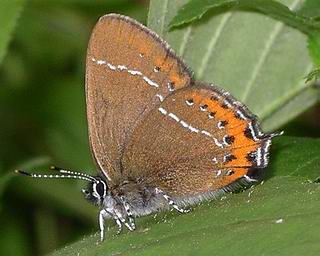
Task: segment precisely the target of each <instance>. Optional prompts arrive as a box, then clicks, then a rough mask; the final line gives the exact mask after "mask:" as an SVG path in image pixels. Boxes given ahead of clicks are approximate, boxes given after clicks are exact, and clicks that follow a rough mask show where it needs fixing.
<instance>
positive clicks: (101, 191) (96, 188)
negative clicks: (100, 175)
mask: <svg viewBox="0 0 320 256" xmlns="http://www.w3.org/2000/svg"><path fill="white" fill-rule="evenodd" d="M93 194H94V195H95V196H96V197H98V196H99V197H100V198H104V197H105V196H106V194H107V185H106V183H105V182H104V181H101V180H100V181H97V182H96V183H94V184H93Z"/></svg>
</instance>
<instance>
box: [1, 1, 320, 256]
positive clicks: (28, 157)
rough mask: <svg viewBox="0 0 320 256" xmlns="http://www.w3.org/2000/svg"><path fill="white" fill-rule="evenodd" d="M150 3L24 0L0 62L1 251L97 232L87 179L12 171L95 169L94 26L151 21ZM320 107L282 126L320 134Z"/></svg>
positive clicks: (41, 250) (33, 248) (38, 247)
mask: <svg viewBox="0 0 320 256" xmlns="http://www.w3.org/2000/svg"><path fill="white" fill-rule="evenodd" d="M0 3H1V2H0ZM2 7H3V6H1V5H0V8H2ZM147 8H148V1H142V0H141V1H138V0H136V1H133V0H131V1H129V0H127V1H125V0H94V1H90V0H79V1H74V0H48V1H42V0H30V1H27V2H25V3H24V5H23V7H22V9H21V12H20V14H19V18H18V20H17V23H16V28H15V29H14V30H13V34H12V37H11V41H10V45H9V48H8V50H7V52H6V54H5V56H4V59H3V60H2V63H1V67H0V85H1V87H0V120H1V121H0V122H1V128H0V141H1V147H0V175H1V179H0V196H1V198H0V215H1V216H0V222H1V224H0V227H1V229H0V230H1V231H0V232H1V236H0V255H43V254H46V253H48V252H50V251H52V250H53V249H55V248H58V247H61V246H63V245H64V244H66V243H69V242H72V241H75V240H77V239H79V238H80V237H82V236H83V235H84V234H88V233H92V232H96V231H97V228H98V227H97V221H96V216H97V209H95V207H93V206H91V205H89V203H87V202H86V201H85V200H83V199H82V195H81V192H80V189H81V188H82V187H83V186H84V184H83V183H82V182H77V181H58V182H56V181H52V180H50V181H41V182H39V181H35V180H31V179H27V178H22V177H16V176H15V175H14V174H13V170H14V169H16V168H26V169H28V170H35V171H37V170H38V171H44V170H46V169H47V166H49V165H51V164H55V165H57V166H63V167H66V168H69V169H74V170H85V171H87V172H89V173H92V174H93V173H95V170H94V165H93V163H92V159H91V155H90V151H89V146H88V140H87V128H86V116H85V106H84V101H85V95H84V71H85V54H86V47H87V42H88V39H89V35H90V31H91V29H92V27H93V25H94V24H95V22H96V20H97V19H98V17H100V16H101V15H103V14H105V13H110V12H116V13H121V14H125V15H128V16H131V17H133V18H135V19H137V20H138V21H140V22H142V23H145V22H146V18H147V11H148V9H147ZM0 29H1V28H0ZM319 110H320V107H319V106H316V107H314V108H312V109H310V110H309V111H308V112H306V113H304V114H303V115H302V116H300V117H298V118H297V119H295V120H294V121H292V122H291V123H290V124H288V125H287V126H286V127H283V129H284V130H285V131H286V135H292V136H306V137H319V136H320V122H319V120H320V116H319V115H320V114H319V113H320V112H319Z"/></svg>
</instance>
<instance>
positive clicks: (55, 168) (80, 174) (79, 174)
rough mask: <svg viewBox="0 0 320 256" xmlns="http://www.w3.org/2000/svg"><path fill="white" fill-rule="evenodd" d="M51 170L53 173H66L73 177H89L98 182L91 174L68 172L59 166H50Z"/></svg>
mask: <svg viewBox="0 0 320 256" xmlns="http://www.w3.org/2000/svg"><path fill="white" fill-rule="evenodd" d="M50 170H53V171H58V172H59V173H66V174H71V175H76V176H81V177H87V178H88V179H92V180H93V181H97V179H96V178H95V177H93V176H91V175H89V174H86V173H83V172H77V171H71V170H67V169H64V168H60V167H57V166H54V165H52V166H50Z"/></svg>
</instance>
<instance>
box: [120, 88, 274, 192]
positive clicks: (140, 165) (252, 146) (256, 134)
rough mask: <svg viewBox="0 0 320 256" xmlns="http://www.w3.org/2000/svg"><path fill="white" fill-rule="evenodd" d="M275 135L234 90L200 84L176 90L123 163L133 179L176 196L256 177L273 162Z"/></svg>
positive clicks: (135, 138)
mask: <svg viewBox="0 0 320 256" xmlns="http://www.w3.org/2000/svg"><path fill="white" fill-rule="evenodd" d="M270 144H271V136H270V135H266V134H263V133H262V131H261V129H260V127H259V125H258V123H257V121H256V119H255V117H254V116H253V115H252V114H251V113H250V112H249V110H248V109H247V108H246V107H245V106H243V105H242V104H241V103H240V102H238V101H236V100H235V99H234V98H233V97H231V96H230V95H229V93H227V92H225V91H223V90H221V89H218V88H216V87H214V86H209V85H204V84H199V85H196V86H191V87H188V88H185V89H181V90H178V91H176V92H175V93H174V94H172V95H170V96H168V97H167V98H166V99H165V100H164V101H163V102H162V103H161V105H160V106H158V107H157V108H155V109H153V110H152V112H150V113H149V115H148V116H147V117H146V118H145V120H144V121H143V122H142V123H141V124H140V125H139V126H138V127H137V128H136V129H135V131H134V133H133V135H132V136H131V138H130V141H129V143H128V146H127V148H126V150H125V154H124V159H123V166H124V169H125V171H126V175H128V176H129V178H130V177H131V178H133V179H134V178H137V177H139V178H140V179H142V180H144V182H146V183H148V184H150V185H151V186H155V187H160V188H161V189H163V190H164V191H166V192H167V193H169V194H170V195H173V196H190V195H197V194H201V193H207V192H210V191H217V190H219V189H223V188H226V187H228V186H230V184H233V183H235V182H236V181H238V180H239V179H242V178H243V177H245V178H247V180H249V181H250V177H252V175H255V174H257V172H259V170H260V169H261V168H264V167H265V166H266V165H267V163H268V151H269V147H270Z"/></svg>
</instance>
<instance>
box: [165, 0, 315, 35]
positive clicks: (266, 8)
mask: <svg viewBox="0 0 320 256" xmlns="http://www.w3.org/2000/svg"><path fill="white" fill-rule="evenodd" d="M221 6H226V7H228V8H231V7H233V8H238V9H239V8H242V9H252V10H255V11H258V12H261V13H264V14H266V15H268V16H270V17H273V18H275V19H278V20H280V21H282V22H285V23H286V24H288V25H290V26H292V27H295V28H298V29H300V30H301V31H303V32H309V31H310V30H314V29H319V28H320V25H319V24H318V23H317V22H315V21H313V20H312V19H310V18H308V17H304V16H302V15H298V14H297V13H296V12H293V11H291V10H290V9H289V8H288V7H287V6H286V5H284V4H281V3H279V2H277V1H273V0H208V1H202V0H191V1H189V2H188V3H187V4H185V5H184V6H183V7H182V8H181V9H180V10H179V12H178V14H177V15H176V16H175V17H174V18H173V19H172V21H171V22H170V25H169V26H170V27H175V26H179V25H182V24H186V23H189V22H191V21H194V20H196V19H199V18H201V17H202V16H203V15H204V14H205V13H207V12H208V11H210V10H212V9H214V8H219V7H221Z"/></svg>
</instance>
